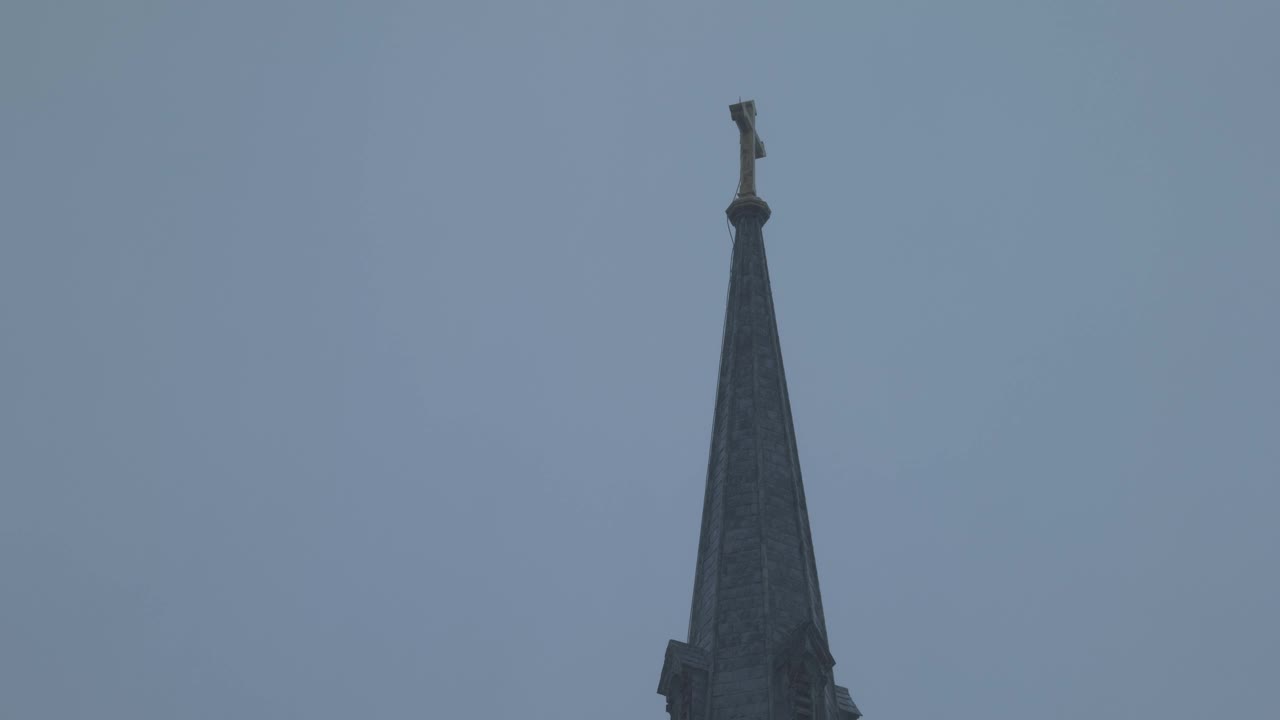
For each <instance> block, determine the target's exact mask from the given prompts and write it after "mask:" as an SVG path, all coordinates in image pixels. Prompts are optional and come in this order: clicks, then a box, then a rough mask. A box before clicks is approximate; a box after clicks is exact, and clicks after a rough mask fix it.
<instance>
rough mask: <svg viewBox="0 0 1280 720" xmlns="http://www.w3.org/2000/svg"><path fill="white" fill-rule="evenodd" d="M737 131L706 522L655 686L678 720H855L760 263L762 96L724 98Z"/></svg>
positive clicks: (764, 216) (764, 209)
mask: <svg viewBox="0 0 1280 720" xmlns="http://www.w3.org/2000/svg"><path fill="white" fill-rule="evenodd" d="M730 115H731V117H732V118H733V120H734V121H735V122H736V123H737V125H738V128H739V131H740V140H741V163H740V182H739V186H738V196H737V197H736V198H735V199H734V201H733V202H732V203H731V204H730V205H729V208H728V209H727V210H726V212H727V214H728V216H729V220H730V221H731V222H732V223H733V225H734V228H735V230H736V232H735V234H734V244H733V259H732V262H731V265H730V271H729V299H728V307H727V308H726V310H725V323H724V340H723V345H722V347H721V352H720V380H719V387H718V389H717V391H716V404H715V415H714V421H713V424H712V431H711V455H710V459H709V462H708V465H707V484H706V494H705V497H704V499H703V508H702V533H701V537H700V540H699V542H698V560H697V572H696V575H695V579H694V586H693V606H692V609H691V612H690V615H689V636H688V639H687V641H686V642H678V641H675V640H672V641H671V642H670V643H669V644H668V646H667V653H666V658H665V662H664V663H663V668H662V675H661V679H660V681H659V684H658V692H659V693H660V694H662V695H665V696H666V697H667V710H668V712H670V713H671V718H672V720H728V719H729V718H732V719H734V720H856V718H858V717H859V716H860V713H859V712H858V709H857V707H856V706H855V705H854V704H853V701H852V700H851V699H850V697H849V693H848V691H847V690H845V689H844V688H842V687H838V686H836V685H835V682H834V676H833V674H832V666H833V665H834V664H835V660H834V659H833V658H832V657H831V653H830V650H829V649H828V648H827V629H826V620H825V618H824V616H823V612H822V596H821V593H820V592H819V590H818V571H817V566H816V564H815V561H814V554H813V539H812V537H811V535H810V532H809V513H808V510H807V508H806V505H805V497H804V486H803V484H802V482H801V479H800V461H799V457H798V455H797V452H796V438H795V428H794V427H793V425H792V420H791V401H790V399H789V398H788V396H787V382H786V377H785V375H784V373H783V368H782V348H781V345H780V343H779V341H778V326H777V321H776V319H775V316H774V309H773V295H772V292H771V290H770V285H769V270H768V266H767V264H766V262H765V252H764V233H763V227H764V224H765V223H766V222H767V221H768V220H769V215H770V210H769V206H768V204H767V203H765V201H764V200H762V199H760V198H759V197H758V196H757V195H756V192H755V189H756V188H755V161H756V159H757V158H761V157H764V143H763V142H762V141H761V140H760V137H759V135H758V134H757V133H756V129H755V103H754V102H752V101H749V100H748V101H746V102H742V103H738V104H737V105H733V106H731V107H730Z"/></svg>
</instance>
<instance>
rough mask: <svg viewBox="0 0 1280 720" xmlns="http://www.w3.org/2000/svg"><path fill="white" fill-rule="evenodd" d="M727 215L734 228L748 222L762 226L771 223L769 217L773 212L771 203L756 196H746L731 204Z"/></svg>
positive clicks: (726, 211) (726, 212) (727, 209)
mask: <svg viewBox="0 0 1280 720" xmlns="http://www.w3.org/2000/svg"><path fill="white" fill-rule="evenodd" d="M724 212H725V214H726V215H728V216H729V221H730V222H732V223H733V226H734V227H740V226H741V225H742V223H743V222H745V221H747V220H755V221H757V222H759V223H760V224H761V225H764V224H765V223H767V222H769V216H770V215H772V214H773V211H772V210H770V209H769V203H767V202H765V201H764V200H761V199H760V198H759V197H757V196H756V195H744V196H742V197H739V198H738V199H736V200H734V201H733V202H731V203H729V207H728V208H726V209H725V211H724Z"/></svg>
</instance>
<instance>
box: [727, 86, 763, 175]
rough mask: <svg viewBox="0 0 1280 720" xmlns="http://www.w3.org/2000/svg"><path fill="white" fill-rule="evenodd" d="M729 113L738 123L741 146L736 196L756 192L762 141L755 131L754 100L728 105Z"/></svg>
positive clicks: (761, 155)
mask: <svg viewBox="0 0 1280 720" xmlns="http://www.w3.org/2000/svg"><path fill="white" fill-rule="evenodd" d="M729 115H730V117H732V118H733V121H734V122H735V123H737V124H738V136H739V139H740V146H741V153H742V154H741V167H740V171H739V176H738V197H747V196H751V195H755V194H756V159H757V158H762V157H764V141H763V140H761V139H760V134H759V133H757V132H756V101H755V100H745V101H743V102H740V103H738V104H737V105H730V106H729Z"/></svg>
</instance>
